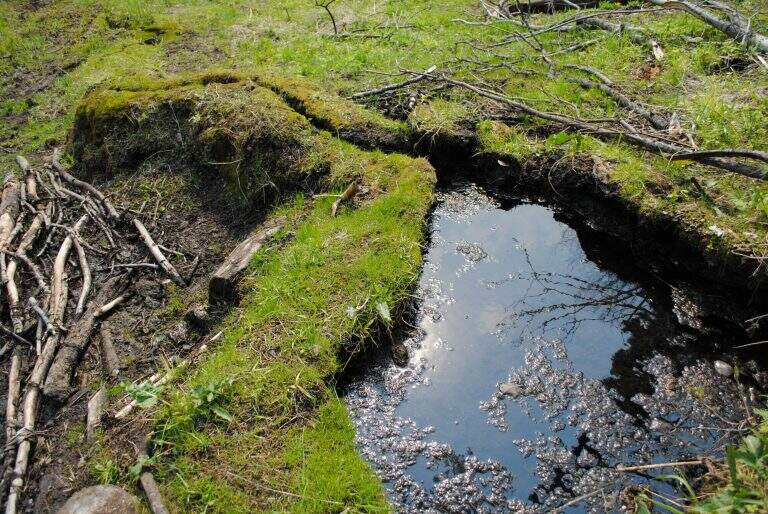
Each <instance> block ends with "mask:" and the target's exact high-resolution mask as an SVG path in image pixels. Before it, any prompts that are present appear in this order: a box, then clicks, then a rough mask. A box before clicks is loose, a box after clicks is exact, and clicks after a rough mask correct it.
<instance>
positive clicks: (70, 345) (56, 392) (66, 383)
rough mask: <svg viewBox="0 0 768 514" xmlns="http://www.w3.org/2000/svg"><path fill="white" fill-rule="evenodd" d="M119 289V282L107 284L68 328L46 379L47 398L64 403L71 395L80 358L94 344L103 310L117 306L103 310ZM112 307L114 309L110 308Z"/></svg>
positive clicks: (112, 280) (114, 301)
mask: <svg viewBox="0 0 768 514" xmlns="http://www.w3.org/2000/svg"><path fill="white" fill-rule="evenodd" d="M116 286H117V279H116V278H113V279H111V280H110V281H109V282H107V283H106V284H105V285H104V286H103V287H102V288H101V289H100V290H99V292H98V294H97V295H96V296H95V297H94V298H93V300H91V302H90V306H89V308H88V310H87V311H86V313H85V314H84V315H83V317H81V318H80V319H79V320H77V322H76V323H75V324H74V325H73V326H72V327H71V328H70V329H69V331H68V332H67V334H66V337H65V338H64V340H63V341H62V343H61V348H60V349H59V351H58V353H57V354H56V358H55V360H54V361H53V364H52V365H51V367H50V371H49V372H48V375H47V376H46V379H45V388H44V391H45V395H46V396H47V397H49V398H53V399H55V400H57V401H64V400H66V399H67V397H68V396H69V394H70V392H71V388H70V382H71V380H72V375H73V374H74V371H75V367H76V365H77V363H78V362H79V361H80V355H81V354H82V352H84V351H85V348H86V347H87V346H88V343H90V341H91V336H92V334H93V331H94V328H95V326H96V322H97V320H98V317H99V315H100V313H101V311H102V309H104V307H106V306H108V305H110V304H116V300H113V301H112V302H109V303H108V304H106V305H104V306H102V307H100V305H102V303H103V302H105V301H106V299H107V298H109V297H110V296H111V295H112V294H114V293H113V291H114V290H115V288H116ZM110 308H111V307H110Z"/></svg>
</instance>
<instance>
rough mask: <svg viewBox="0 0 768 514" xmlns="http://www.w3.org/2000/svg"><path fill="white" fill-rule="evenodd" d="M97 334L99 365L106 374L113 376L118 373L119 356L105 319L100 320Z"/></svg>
mask: <svg viewBox="0 0 768 514" xmlns="http://www.w3.org/2000/svg"><path fill="white" fill-rule="evenodd" d="M99 336H100V339H101V367H102V369H103V370H104V374H105V375H106V376H108V377H115V376H117V375H118V374H119V373H120V367H121V366H120V358H119V357H118V356H117V352H116V351H115V344H114V342H113V341H112V333H111V332H110V331H109V325H108V323H107V322H106V321H102V322H101V324H100V326H99Z"/></svg>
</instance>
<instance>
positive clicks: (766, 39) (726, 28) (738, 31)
mask: <svg viewBox="0 0 768 514" xmlns="http://www.w3.org/2000/svg"><path fill="white" fill-rule="evenodd" d="M647 1H648V2H650V3H652V4H654V5H658V6H661V7H669V8H672V9H680V10H683V11H686V12H687V13H689V14H692V15H694V16H696V17H697V18H699V19H700V20H702V21H703V22H704V23H706V24H708V25H711V26H713V27H715V28H716V29H717V30H719V31H721V32H724V33H725V34H727V35H729V36H730V37H732V38H733V39H735V40H736V41H739V42H741V43H742V44H745V45H746V46H754V47H755V48H757V49H758V50H760V51H761V52H765V53H768V36H764V35H763V34H759V33H757V32H753V31H752V28H751V25H750V23H749V22H746V21H745V20H746V18H745V17H744V16H743V15H741V14H739V13H738V12H736V11H734V10H732V9H728V10H727V12H726V14H728V17H729V19H730V21H726V20H724V19H722V18H720V17H719V16H717V15H716V14H713V13H711V12H710V11H708V10H706V9H704V8H703V7H702V6H700V5H696V4H694V3H693V2H689V1H688V0H647Z"/></svg>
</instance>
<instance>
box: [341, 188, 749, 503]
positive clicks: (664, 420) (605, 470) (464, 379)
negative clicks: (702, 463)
mask: <svg viewBox="0 0 768 514" xmlns="http://www.w3.org/2000/svg"><path fill="white" fill-rule="evenodd" d="M560 218H561V217H560V216H559V215H558V214H557V213H556V212H555V211H553V210H552V209H550V208H548V207H546V206H543V205H539V204H536V203H532V202H529V201H521V200H515V201H504V202H500V201H499V200H497V199H494V198H492V197H491V196H489V195H488V194H487V193H486V192H484V191H483V190H481V189H480V188H478V187H476V186H475V185H473V184H469V183H459V184H452V185H451V186H450V188H447V189H445V190H444V191H442V192H440V193H439V194H438V205H437V207H436V209H435V211H434V213H433V217H432V221H431V230H432V234H431V240H430V243H429V246H428V248H427V250H426V255H425V265H424V271H423V275H422V278H421V281H420V286H419V292H418V297H419V299H420V303H419V306H418V313H417V317H416V323H415V326H414V329H413V330H412V331H411V335H410V336H409V337H407V339H406V340H405V345H406V347H407V348H408V350H409V354H410V359H409V362H408V364H407V366H404V367H400V366H398V365H396V364H395V363H393V362H392V359H391V357H389V352H388V351H386V350H382V352H381V353H380V354H377V355H374V356H373V363H371V356H370V355H369V356H366V358H365V359H361V361H362V360H364V361H365V363H364V364H360V365H359V369H355V370H353V371H351V372H350V373H349V374H348V375H347V376H346V377H345V383H344V385H343V386H342V389H343V393H344V395H345V398H346V401H347V404H348V405H349V408H350V410H351V412H352V415H353V417H354V419H355V422H356V426H357V433H358V435H357V440H358V446H359V449H360V452H361V453H362V455H363V456H364V457H365V458H366V459H367V460H368V461H369V462H371V464H372V465H373V467H374V469H375V470H376V471H377V473H379V475H380V476H381V477H382V479H383V480H384V481H385V482H386V484H387V488H388V491H389V495H390V498H391V501H392V502H393V505H394V506H395V508H396V510H398V511H404V512H543V511H548V510H551V509H553V508H557V507H560V506H562V505H564V504H567V503H568V502H570V501H571V500H573V499H574V498H577V497H580V496H582V495H585V496H587V497H586V498H585V499H584V500H583V501H580V502H578V503H577V504H574V505H570V506H569V507H568V508H567V512H591V511H595V512H603V511H613V510H618V509H620V508H621V500H622V495H621V493H622V491H624V490H625V489H626V488H627V487H628V486H631V485H636V484H643V483H651V484H652V485H653V487H654V488H655V489H656V490H657V491H660V492H661V493H669V494H674V491H673V490H672V488H671V486H670V485H668V484H666V483H664V482H661V481H659V480H658V479H655V478H654V476H655V475H658V474H660V473H663V472H669V471H670V470H669V469H666V470H649V471H642V472H638V473H626V472H625V473H622V472H619V471H617V470H616V466H617V465H639V464H646V463H654V462H656V463H659V462H669V461H678V460H688V459H692V458H696V457H699V456H703V455H710V456H715V457H716V456H718V455H720V454H722V451H723V448H724V446H725V444H727V443H728V442H730V437H732V436H734V435H735V434H738V432H737V431H734V427H737V426H738V423H739V422H740V421H741V420H743V419H744V418H745V412H744V407H743V398H744V396H748V395H749V394H750V392H752V393H753V394H754V391H752V390H751V389H750V384H748V383H739V382H737V381H736V380H735V379H734V378H733V376H732V375H731V376H724V375H723V374H718V370H716V367H715V365H714V363H715V361H716V360H717V359H723V360H726V361H729V362H732V360H731V359H729V357H727V355H728V353H726V350H725V349H726V348H728V347H730V346H733V345H735V344H739V343H741V342H746V341H744V340H742V338H743V337H744V334H743V332H740V331H739V330H732V329H731V328H730V327H729V326H728V324H722V323H714V322H712V321H711V320H710V319H708V318H707V317H705V316H698V315H697V312H698V311H697V310H696V309H695V308H693V304H695V303H696V302H695V301H693V300H692V299H691V298H695V297H696V294H695V293H693V292H690V291H688V290H686V289H685V288H682V287H679V288H678V287H672V286H670V285H669V284H668V283H667V282H665V281H663V280H661V279H659V278H657V277H654V276H652V274H650V273H648V272H647V271H643V270H640V269H637V268H635V267H633V265H632V259H631V257H630V255H629V252H626V251H623V250H622V245H620V244H618V243H616V242H615V241H608V242H606V241H605V240H604V239H601V238H600V237H599V236H597V235H596V234H594V233H592V232H591V231H589V230H588V229H585V228H580V229H578V230H576V229H574V228H572V227H570V226H569V225H567V224H566V223H564V222H562V221H559V219H560ZM719 371H721V372H722V371H723V369H720V370H719ZM743 376H744V374H743V375H742V377H743ZM742 382H743V380H742ZM690 471H691V472H692V473H694V474H695V473H696V472H697V471H699V470H697V468H695V467H694V468H691V469H690ZM699 472H700V471H699Z"/></svg>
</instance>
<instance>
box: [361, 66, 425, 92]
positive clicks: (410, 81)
mask: <svg viewBox="0 0 768 514" xmlns="http://www.w3.org/2000/svg"><path fill="white" fill-rule="evenodd" d="M436 69H437V66H434V65H433V66H430V67H429V68H427V70H426V71H425V72H424V73H432V72H433V71H435V70H436ZM426 78H428V77H427V75H419V76H416V77H413V78H411V79H408V80H404V81H402V82H397V83H395V84H387V85H386V86H382V87H380V88H377V89H371V90H369V91H361V92H359V93H355V94H354V95H351V96H350V97H349V98H351V99H352V100H358V99H360V98H365V97H368V96H374V95H379V94H381V93H386V92H387V91H393V90H395V89H400V88H403V87H406V86H410V85H411V84H416V83H417V82H421V81H422V80H425V79H426Z"/></svg>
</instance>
